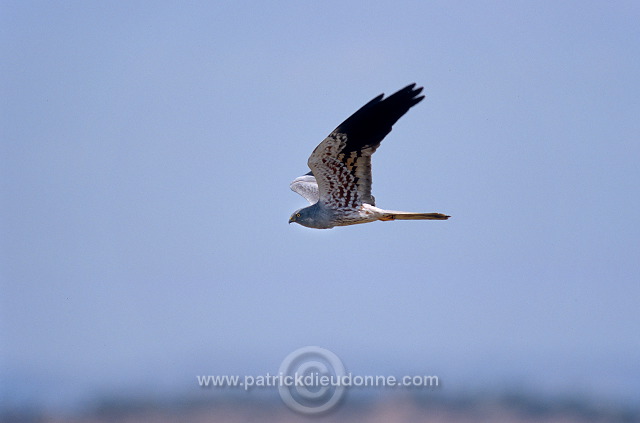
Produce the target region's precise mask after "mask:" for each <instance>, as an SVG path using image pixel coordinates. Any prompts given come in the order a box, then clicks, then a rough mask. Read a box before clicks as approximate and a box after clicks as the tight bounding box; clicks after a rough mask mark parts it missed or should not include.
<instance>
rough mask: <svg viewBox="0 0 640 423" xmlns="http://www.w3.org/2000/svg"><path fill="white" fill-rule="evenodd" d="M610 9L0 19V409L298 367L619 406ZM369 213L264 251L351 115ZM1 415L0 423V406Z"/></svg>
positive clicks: (628, 323) (622, 306) (639, 390)
mask: <svg viewBox="0 0 640 423" xmlns="http://www.w3.org/2000/svg"><path fill="white" fill-rule="evenodd" d="M638 22H640V6H639V3H638V2H635V1H620V2H613V3H611V2H604V1H602V2H596V1H575V2H572V1H565V2H556V1H540V2H529V1H509V2H493V1H481V2H445V1H442V2H424V1H394V2H375V1H373V2H372V1H366V2H365V1H363V2H344V1H323V2H308V1H291V2H286V1H282V2H281V1H276V2H258V1H253V2H238V1H218V2H186V3H185V2H166V1H165V2H145V1H138V2H89V1H86V2H85V1H75V2H74V1H69V2H55V3H54V2H38V1H1V2H0V42H1V44H0V52H1V55H0V57H2V60H0V96H1V98H2V99H3V100H2V111H1V115H0V139H1V140H2V143H1V147H0V148H1V150H0V160H1V163H0V187H1V188H0V189H1V195H2V197H1V199H0V201H1V204H2V207H1V208H0V225H1V230H2V234H1V238H0V239H1V245H2V263H1V273H0V278H1V288H0V300H1V303H0V377H1V378H2V380H3V382H2V386H1V388H0V389H1V390H0V396H1V397H3V398H5V403H4V405H7V404H8V405H12V404H16V403H23V402H27V403H33V404H54V405H55V404H63V403H64V404H77V403H82V402H83V401H85V400H88V399H90V398H91V397H92V395H94V394H96V393H102V392H111V391H114V390H115V391H118V390H123V389H125V388H126V389H140V390H156V389H157V390H159V391H167V392H182V393H184V392H188V391H189V390H190V389H192V390H195V389H197V387H196V386H195V383H194V380H195V375H196V374H216V373H217V374H230V373H246V372H253V373H263V372H267V371H270V372H274V371H276V370H277V368H278V366H279V364H280V361H281V360H282V359H283V358H284V357H285V356H286V355H287V354H289V353H290V352H291V351H293V350H295V349H297V348H299V347H302V346H305V345H319V346H322V347H324V348H327V349H329V350H331V351H333V352H334V353H336V354H337V355H338V356H339V357H340V358H341V359H342V360H343V362H344V363H345V365H347V367H348V368H349V369H351V370H353V371H354V372H358V373H382V374H386V373H392V374H404V373H420V374H434V373H435V374H437V375H438V376H440V377H441V378H442V379H443V381H444V382H445V388H443V389H446V390H447V392H463V391H465V390H467V389H470V388H473V389H482V388H483V387H484V385H485V384H486V385H488V386H490V387H491V389H497V390H500V389H506V388H507V387H508V386H512V385H518V386H522V387H525V388H526V389H530V390H533V391H537V392H542V393H548V394H555V393H566V392H577V393H578V394H581V395H587V396H593V397H597V398H606V399H609V400H620V399H622V400H625V401H631V400H632V399H633V398H637V397H638V396H640V361H639V360H638V358H639V357H640V336H639V335H638V333H639V332H638V327H639V326H640V307H639V306H638V304H639V302H640V283H639V281H640V260H639V258H638V257H639V256H638V253H639V250H640V248H639V241H638V240H639V239H640V229H639V225H638V222H637V220H638V211H639V210H640V192H639V189H638V186H639V182H640V166H639V165H638V158H639V157H640V142H639V141H640V138H639V135H638V134H639V133H640V85H639V84H638V77H639V76H640V25H638ZM411 82H416V83H418V84H419V85H422V86H424V87H425V89H424V91H425V94H426V96H427V97H426V99H425V100H424V101H423V102H422V103H420V104H419V105H417V106H416V107H414V108H413V109H411V110H410V112H409V113H408V114H407V115H406V116H405V117H403V118H402V119H401V120H400V121H399V122H398V124H397V125H396V126H395V128H394V130H393V132H392V133H391V134H390V135H389V136H388V137H387V138H386V139H385V141H384V142H383V144H382V146H381V148H380V149H379V150H378V152H377V153H376V155H375V156H374V159H373V166H374V180H373V181H374V186H373V193H374V195H375V196H376V199H377V202H378V204H379V205H380V206H381V207H386V208H392V209H400V210H413V211H424V212H432V211H437V212H443V213H447V214H450V215H452V216H453V217H452V218H451V219H450V220H449V221H446V222H428V221H427V222H392V223H382V222H376V223H372V224H367V225H359V226H354V227H347V228H336V229H332V230H329V231H317V230H311V229H306V228H303V227H300V226H297V225H287V219H288V217H289V215H290V213H291V212H292V211H294V210H295V209H297V208H299V207H302V206H304V205H305V200H304V199H302V198H301V197H298V196H297V195H296V194H294V193H293V192H291V191H290V190H289V187H288V184H289V182H290V181H291V180H292V179H293V178H295V177H296V176H298V175H301V174H303V173H304V172H306V171H307V168H306V160H307V158H308V156H309V154H310V153H311V151H312V150H313V148H314V147H315V146H316V145H317V144H318V143H319V142H320V141H321V140H322V139H323V137H324V136H325V135H327V134H328V133H329V132H330V131H331V130H332V129H333V128H334V127H335V126H336V125H337V124H339V123H340V122H341V121H342V120H343V119H345V118H346V117H347V116H349V115H350V114H351V113H352V112H353V111H355V110H356V109H357V108H358V107H360V106H361V105H363V104H364V103H365V102H367V101H368V100H370V99H371V98H373V97H375V96H376V95H378V94H379V93H382V92H385V93H387V94H390V93H392V92H394V91H395V90H397V89H399V88H402V87H403V86H405V85H406V84H408V83H411ZM2 405H3V404H0V406H2Z"/></svg>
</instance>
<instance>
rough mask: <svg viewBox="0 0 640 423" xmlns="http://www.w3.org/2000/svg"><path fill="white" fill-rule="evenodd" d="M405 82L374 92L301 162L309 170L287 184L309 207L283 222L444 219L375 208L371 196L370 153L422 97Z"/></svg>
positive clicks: (325, 224) (321, 224) (321, 225)
mask: <svg viewBox="0 0 640 423" xmlns="http://www.w3.org/2000/svg"><path fill="white" fill-rule="evenodd" d="M415 86H416V84H411V85H408V86H406V87H404V88H403V89H401V90H400V91H398V92H396V93H395V94H392V95H390V96H389V97H387V98H384V99H383V97H384V94H380V95H379V96H377V97H376V98H374V99H373V100H371V101H370V102H368V103H367V104H365V105H364V106H362V107H361V108H360V109H359V110H358V111H357V112H355V113H354V114H352V115H351V116H349V118H348V119H347V120H345V121H344V122H342V123H341V124H340V125H338V127H337V128H336V129H334V130H333V132H331V134H329V136H328V137H327V138H325V139H324V141H322V142H321V143H320V144H319V145H318V146H317V147H316V149H315V150H313V153H311V156H310V157H309V160H308V161H307V164H308V165H309V168H310V169H311V172H309V173H307V174H305V175H302V176H300V177H298V178H296V179H294V180H293V182H291V185H290V186H291V189H292V190H293V191H295V192H297V193H298V194H300V195H301V196H303V197H304V198H305V199H307V201H309V203H311V205H310V206H308V207H305V208H302V209H300V210H297V211H296V212H294V213H293V214H292V215H291V217H290V218H289V223H292V222H295V223H298V224H300V225H302V226H306V227H308V228H316V229H329V228H333V227H334V226H346V225H355V224H358V223H367V222H374V221H376V220H382V221H389V220H446V219H448V218H449V217H450V216H447V215H445V214H441V213H412V212H403V211H395V210H384V209H380V208H378V207H376V205H375V198H374V197H373V195H371V155H373V153H374V152H375V151H376V149H377V148H378V146H379V145H380V143H381V142H382V140H383V138H384V137H386V136H387V134H388V133H389V132H391V127H392V126H393V124H394V123H396V122H397V121H398V119H400V118H401V117H402V115H404V114H405V113H407V111H409V109H410V108H411V107H413V106H415V105H416V104H418V103H419V102H421V101H422V99H424V95H420V93H421V92H422V87H419V88H416V87H415Z"/></svg>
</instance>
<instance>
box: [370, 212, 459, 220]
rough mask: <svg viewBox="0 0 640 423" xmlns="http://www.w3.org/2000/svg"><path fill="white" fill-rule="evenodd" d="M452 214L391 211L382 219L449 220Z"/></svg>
mask: <svg viewBox="0 0 640 423" xmlns="http://www.w3.org/2000/svg"><path fill="white" fill-rule="evenodd" d="M450 217H451V216H447V215H446V214H442V213H411V212H401V211H389V212H387V213H385V214H384V215H383V216H382V217H381V218H380V220H447V219H448V218H450Z"/></svg>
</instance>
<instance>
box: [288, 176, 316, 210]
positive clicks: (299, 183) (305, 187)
mask: <svg viewBox="0 0 640 423" xmlns="http://www.w3.org/2000/svg"><path fill="white" fill-rule="evenodd" d="M289 187H290V188H291V190H292V191H293V192H296V193H298V194H300V195H301V196H303V197H304V198H305V199H306V200H307V201H308V202H309V203H311V204H315V203H317V202H318V200H319V199H320V195H319V194H318V183H317V182H316V178H315V177H314V176H313V175H309V174H306V175H302V176H298V177H297V178H296V179H294V180H293V182H291V185H289Z"/></svg>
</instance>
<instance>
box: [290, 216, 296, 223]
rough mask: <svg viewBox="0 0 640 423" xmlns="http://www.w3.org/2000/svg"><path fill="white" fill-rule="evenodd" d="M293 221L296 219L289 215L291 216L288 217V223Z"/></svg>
mask: <svg viewBox="0 0 640 423" xmlns="http://www.w3.org/2000/svg"><path fill="white" fill-rule="evenodd" d="M295 221H296V220H295V219H294V218H293V216H291V217H290V218H289V224H291V222H295Z"/></svg>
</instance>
